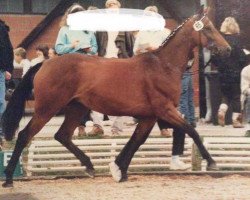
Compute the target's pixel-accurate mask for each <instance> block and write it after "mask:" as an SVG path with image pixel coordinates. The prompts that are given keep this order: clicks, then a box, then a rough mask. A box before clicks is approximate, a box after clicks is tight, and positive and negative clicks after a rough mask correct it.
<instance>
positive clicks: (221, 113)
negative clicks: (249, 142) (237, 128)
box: [218, 103, 228, 126]
mask: <svg viewBox="0 0 250 200" xmlns="http://www.w3.org/2000/svg"><path fill="white" fill-rule="evenodd" d="M227 109H228V106H227V105H226V104H224V103H223V104H221V105H220V108H219V111H218V123H219V125H221V126H225V116H226V112H227Z"/></svg>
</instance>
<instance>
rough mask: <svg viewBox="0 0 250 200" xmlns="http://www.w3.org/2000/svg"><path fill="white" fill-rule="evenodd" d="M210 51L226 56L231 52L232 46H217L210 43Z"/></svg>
mask: <svg viewBox="0 0 250 200" xmlns="http://www.w3.org/2000/svg"><path fill="white" fill-rule="evenodd" d="M209 49H210V50H211V52H212V54H217V55H220V56H223V57H228V56H230V54H231V50H232V48H231V47H230V46H227V47H218V46H216V45H212V46H210V48H209Z"/></svg>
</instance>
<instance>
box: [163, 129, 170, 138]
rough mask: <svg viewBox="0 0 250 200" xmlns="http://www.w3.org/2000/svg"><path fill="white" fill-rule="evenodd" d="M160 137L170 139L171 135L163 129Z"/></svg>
mask: <svg viewBox="0 0 250 200" xmlns="http://www.w3.org/2000/svg"><path fill="white" fill-rule="evenodd" d="M161 136H163V137H171V136H172V134H171V133H170V131H169V130H168V129H165V128H164V129H162V130H161Z"/></svg>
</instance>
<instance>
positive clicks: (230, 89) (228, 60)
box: [211, 17, 247, 128]
mask: <svg viewBox="0 0 250 200" xmlns="http://www.w3.org/2000/svg"><path fill="white" fill-rule="evenodd" d="M220 31H221V32H222V34H223V36H224V38H225V39H226V40H227V42H228V43H229V44H230V46H231V48H232V50H231V54H230V56H224V57H223V56H220V55H218V54H217V55H213V56H212V60H211V62H212V63H213V64H214V65H215V66H216V67H218V71H219V78H220V84H221V86H220V87H221V93H222V101H221V104H220V107H219V110H218V123H219V124H220V125H221V126H224V125H225V115H226V112H227V110H228V105H230V104H231V105H232V111H233V116H232V121H233V127H234V128H243V125H242V122H241V119H242V116H241V104H240V95H241V89H240V74H241V70H242V69H243V67H245V66H246V65H247V59H246V56H245V53H244V52H243V48H242V45H241V43H240V38H239V34H240V28H239V25H238V23H237V22H236V20H235V18H233V17H227V18H225V20H224V21H223V23H222V25H221V27H220Z"/></svg>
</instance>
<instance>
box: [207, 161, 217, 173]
mask: <svg viewBox="0 0 250 200" xmlns="http://www.w3.org/2000/svg"><path fill="white" fill-rule="evenodd" d="M207 171H219V167H217V165H216V162H213V163H210V164H208V165H207Z"/></svg>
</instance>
